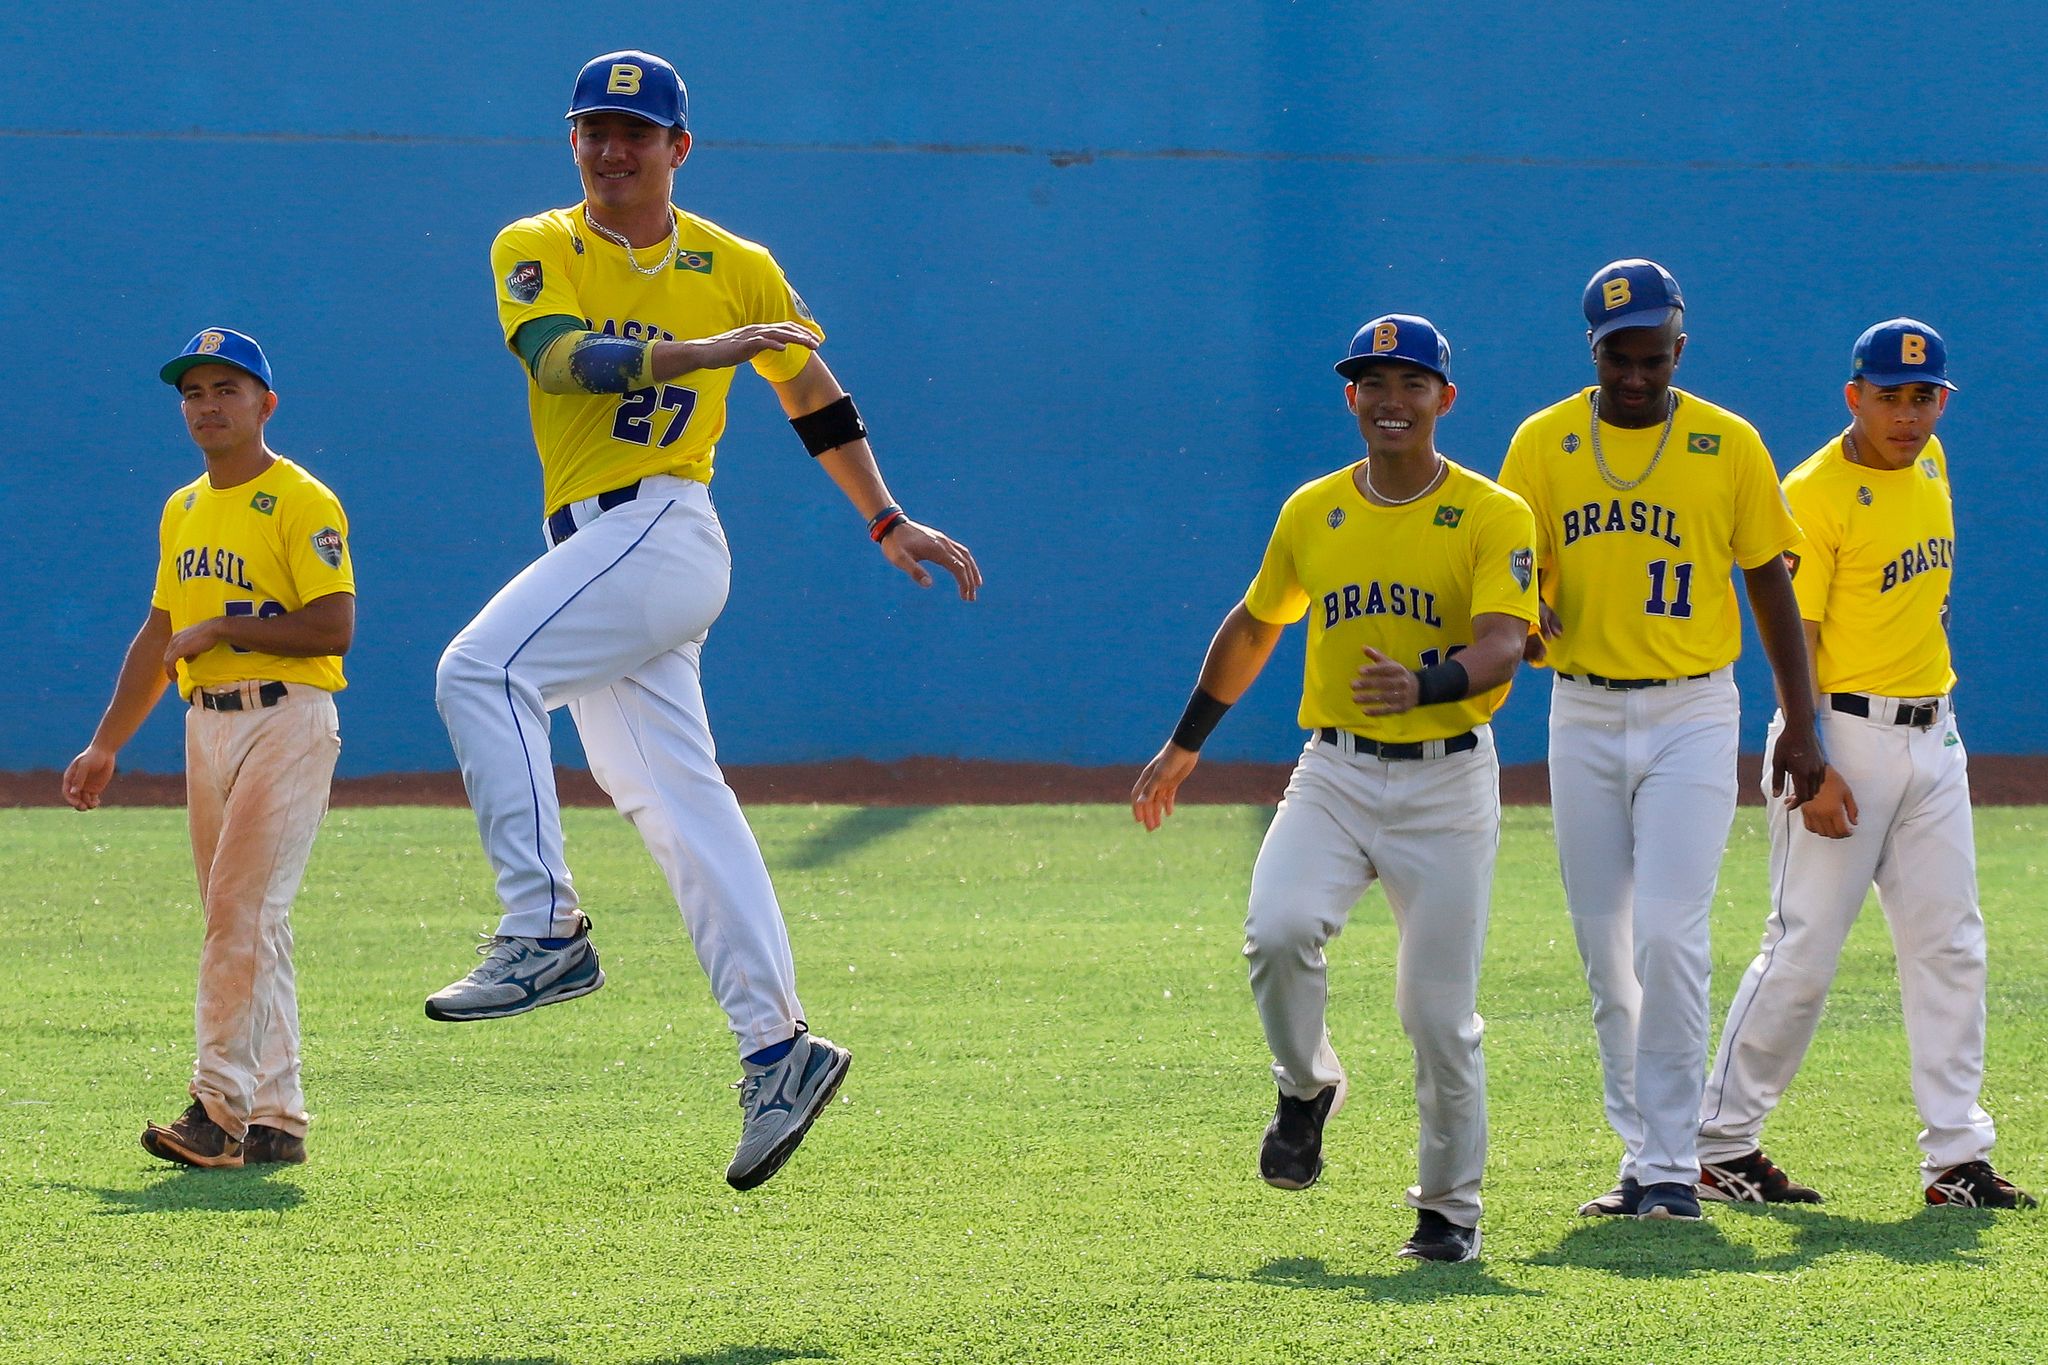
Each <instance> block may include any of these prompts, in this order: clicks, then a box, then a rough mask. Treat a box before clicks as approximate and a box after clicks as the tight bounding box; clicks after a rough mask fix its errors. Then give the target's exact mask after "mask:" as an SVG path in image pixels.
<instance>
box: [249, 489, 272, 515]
mask: <svg viewBox="0 0 2048 1365" xmlns="http://www.w3.org/2000/svg"><path fill="white" fill-rule="evenodd" d="M249 505H250V506H251V507H253V508H255V509H256V510H257V511H259V512H261V513H262V514H263V515H264V516H266V517H267V516H269V515H270V514H271V513H273V512H275V511H276V510H277V494H275V493H258V494H257V495H256V496H255V497H253V498H251V499H249Z"/></svg>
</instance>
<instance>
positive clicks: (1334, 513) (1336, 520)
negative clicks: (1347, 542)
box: [1323, 507, 1344, 531]
mask: <svg viewBox="0 0 2048 1365" xmlns="http://www.w3.org/2000/svg"><path fill="white" fill-rule="evenodd" d="M1323 520H1324V521H1327V522H1329V523H1330V529H1331V530H1332V531H1334V530H1336V529H1337V528H1338V527H1339V526H1342V525H1343V524H1344V509H1343V508H1341V507H1332V508H1331V509H1330V515H1329V516H1327V517H1324V518H1323Z"/></svg>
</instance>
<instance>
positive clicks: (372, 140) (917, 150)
mask: <svg viewBox="0 0 2048 1365" xmlns="http://www.w3.org/2000/svg"><path fill="white" fill-rule="evenodd" d="M0 138H12V139H21V140H28V141H33V140H36V139H41V138H51V139H75V140H83V141H95V140H103V141H116V142H241V143H246V142H257V143H264V142H271V143H287V144H288V143H308V142H311V143H354V144H363V145H368V146H394V147H528V146H533V147H552V146H556V145H557V144H558V141H559V140H558V139H556V138H544V137H416V136H411V135H407V134H398V133H283V132H241V133H232V132H219V131H211V130H207V129H202V128H191V129H183V130H163V131H156V130H151V131H141V130H133V129H127V130H122V129H115V130H105V129H85V128H0ZM697 145H698V146H699V147H701V148H704V149H706V150H710V151H719V150H723V151H741V152H785V153H817V152H830V153H839V154H855V155H880V156H998V157H1029V158H1032V159H1034V160H1044V161H1048V162H1050V163H1051V164H1052V165H1054V166H1060V167H1066V166H1086V165H1090V164H1092V163H1094V162H1097V161H1219V162H1257V163H1275V164H1306V165H1331V166H1400V167H1409V166H1434V167H1450V168H1471V169H1480V170H1488V169H1515V170H1559V171H1791V172H1820V173H1823V174H1834V175H1841V174H1858V175H1872V174H1878V175H2040V174H2043V173H2044V172H2048V164H2044V163H2040V162H2022V161H1886V162H1870V161H1766V160H1744V159H1741V158H1733V157H1729V158H1711V157H1708V158H1687V159H1677V160H1669V161H1655V160H1650V159H1648V158H1641V157H1547V156H1495V155H1485V154H1476V153H1475V154H1473V155H1469V156H1412V155H1409V156H1386V155H1381V154H1377V153H1372V152H1247V151H1234V150H1231V149H1228V148H1221V147H1161V148H1155V149H1141V148H1126V147H1105V148H1058V147H1028V146H1025V145H1023V144H1021V143H1002V142H983V143H975V142H958V143H956V142H762V141H752V140H735V141H723V140H718V139H710V138H707V139H701V140H699V142H698V143H697Z"/></svg>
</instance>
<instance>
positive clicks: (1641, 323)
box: [1593, 308, 1685, 346]
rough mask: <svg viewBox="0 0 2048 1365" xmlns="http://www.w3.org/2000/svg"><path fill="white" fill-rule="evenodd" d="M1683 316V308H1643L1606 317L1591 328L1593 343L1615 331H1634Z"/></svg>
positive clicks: (1656, 325) (1595, 343)
mask: <svg viewBox="0 0 2048 1365" xmlns="http://www.w3.org/2000/svg"><path fill="white" fill-rule="evenodd" d="M1684 316H1685V310H1684V309H1683V308H1645V309H1643V310H1642V311H1641V312H1637V313H1623V314H1622V315H1621V316H1620V317H1618V318H1608V319H1606V320H1605V321H1603V322H1601V323H1600V324H1599V325H1598V326H1596V327H1594V328H1593V344H1594V345H1596V346H1597V345H1599V344H1600V342H1601V340H1602V339H1603V338H1604V337H1607V336H1609V335H1611V334H1612V333H1615V332H1629V331H1634V330H1635V329H1636V328H1638V327H1662V326H1663V325H1664V324H1665V323H1667V322H1669V321H1671V319H1673V318H1682V317H1684Z"/></svg>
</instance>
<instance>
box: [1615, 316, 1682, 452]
mask: <svg viewBox="0 0 2048 1365" xmlns="http://www.w3.org/2000/svg"><path fill="white" fill-rule="evenodd" d="M1680 325H1681V324H1680V321H1679V319H1677V318H1672V319H1671V320H1670V321H1668V322H1666V323H1664V324H1663V325H1662V326H1660V327H1624V328H1622V329H1621V330H1620V331H1618V332H1609V333H1608V334H1607V335H1606V336H1604V337H1602V338H1600V341H1599V343H1598V344H1597V345H1595V346H1594V347H1593V368H1594V371H1595V372H1596V373H1597V374H1598V375H1599V378H1600V417H1601V420H1602V421H1606V422H1611V423H1613V424H1614V425H1615V426H1618V427H1647V426H1652V425H1654V424H1656V423H1658V422H1662V421H1663V420H1664V413H1665V409H1666V407H1667V405H1668V404H1669V402H1670V393H1671V376H1672V375H1673V374H1675V373H1677V370H1678V357H1679V356H1680V355H1682V354H1683V353H1684V351H1685V333H1684V332H1682V331H1680V330H1679V327H1680Z"/></svg>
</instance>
